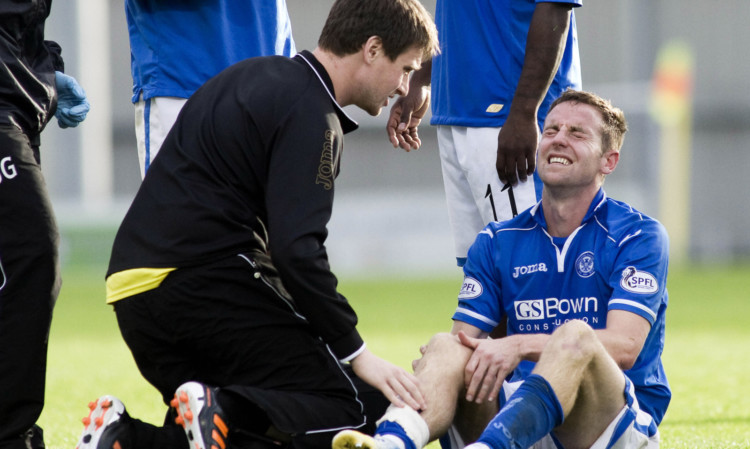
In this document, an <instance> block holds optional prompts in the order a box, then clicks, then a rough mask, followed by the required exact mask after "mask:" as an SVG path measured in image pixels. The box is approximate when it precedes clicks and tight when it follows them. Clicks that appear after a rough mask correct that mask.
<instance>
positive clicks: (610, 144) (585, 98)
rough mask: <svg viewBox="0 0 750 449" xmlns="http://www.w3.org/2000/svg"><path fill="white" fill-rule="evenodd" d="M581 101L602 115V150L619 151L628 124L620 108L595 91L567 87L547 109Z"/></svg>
mask: <svg viewBox="0 0 750 449" xmlns="http://www.w3.org/2000/svg"><path fill="white" fill-rule="evenodd" d="M566 102H572V103H581V104H587V105H589V106H593V107H594V108H596V109H597V110H598V111H599V113H600V114H601V117H602V122H603V123H604V126H603V127H602V130H601V131H602V151H603V152H606V151H607V150H610V149H611V150H615V151H620V149H621V148H622V144H623V142H624V141H625V133H626V132H627V131H628V124H627V122H626V121H625V113H624V112H622V109H620V108H616V107H614V106H612V103H611V102H610V101H609V100H606V99H604V98H602V97H600V96H598V95H596V94H595V93H592V92H586V91H581V90H573V89H568V90H566V91H565V92H563V93H562V95H560V96H559V97H558V98H557V99H556V100H555V101H554V102H552V105H550V107H549V110H550V111H552V109H554V108H555V106H557V105H558V104H560V103H566Z"/></svg>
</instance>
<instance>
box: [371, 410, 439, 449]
mask: <svg viewBox="0 0 750 449" xmlns="http://www.w3.org/2000/svg"><path fill="white" fill-rule="evenodd" d="M383 421H393V422H395V423H397V424H399V425H400V426H401V427H402V428H403V429H404V431H405V432H406V435H407V436H408V437H409V438H411V440H412V441H413V442H414V445H415V446H416V447H417V449H422V448H423V447H425V446H426V445H427V443H428V442H429V441H430V429H429V428H428V427H427V422H425V420H424V419H423V418H422V416H421V415H420V414H419V412H417V411H416V410H414V409H413V408H411V407H409V406H406V407H396V406H395V405H390V406H389V407H388V409H387V410H386V411H385V414H384V415H383V417H382V418H380V420H379V421H378V422H377V424H380V423H381V422H383Z"/></svg>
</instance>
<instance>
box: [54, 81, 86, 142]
mask: <svg viewBox="0 0 750 449" xmlns="http://www.w3.org/2000/svg"><path fill="white" fill-rule="evenodd" d="M55 88H56V89H57V111H55V117H56V118H57V124H58V125H59V126H60V128H75V127H76V126H78V124H79V123H81V122H82V121H83V120H85V119H86V114H88V112H89V109H90V108H91V106H90V105H89V102H88V101H87V100H86V92H84V90H83V88H82V87H81V86H80V85H79V84H78V81H76V79H75V78H73V77H72V76H68V75H66V74H64V73H62V72H55Z"/></svg>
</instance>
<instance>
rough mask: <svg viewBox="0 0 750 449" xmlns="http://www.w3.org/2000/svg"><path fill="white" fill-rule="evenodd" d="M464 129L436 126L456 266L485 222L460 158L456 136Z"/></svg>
mask: <svg viewBox="0 0 750 449" xmlns="http://www.w3.org/2000/svg"><path fill="white" fill-rule="evenodd" d="M466 129H467V128H461V127H455V126H438V128H437V138H438V148H439V149H440V165H441V167H442V172H443V185H444V186H445V199H446V203H447V206H448V217H449V220H450V225H451V229H452V231H453V244H454V248H455V252H456V262H457V264H458V266H463V264H464V263H466V256H467V253H468V252H469V247H470V246H471V245H472V244H473V243H474V239H475V238H476V236H477V234H478V233H479V231H481V230H482V228H484V226H485V225H486V224H487V222H486V221H485V220H484V218H483V217H482V214H481V212H480V211H479V210H478V209H477V205H476V203H475V201H474V194H473V193H472V190H471V185H469V182H468V180H467V177H466V172H465V169H464V167H463V166H462V165H461V162H460V161H459V155H458V151H459V148H458V147H457V145H458V142H457V139H460V136H461V135H462V134H465V133H466ZM493 165H494V163H493Z"/></svg>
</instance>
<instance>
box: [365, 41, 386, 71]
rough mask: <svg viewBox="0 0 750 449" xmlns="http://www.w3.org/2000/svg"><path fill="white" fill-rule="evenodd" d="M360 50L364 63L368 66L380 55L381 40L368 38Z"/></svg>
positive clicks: (381, 51)
mask: <svg viewBox="0 0 750 449" xmlns="http://www.w3.org/2000/svg"><path fill="white" fill-rule="evenodd" d="M362 48H363V50H364V58H365V61H366V62H367V63H368V64H369V63H372V62H373V61H374V60H375V59H377V57H378V56H379V55H380V54H381V53H383V40H382V39H381V38H380V36H370V38H369V39H367V41H366V42H365V43H364V44H363V45H362Z"/></svg>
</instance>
